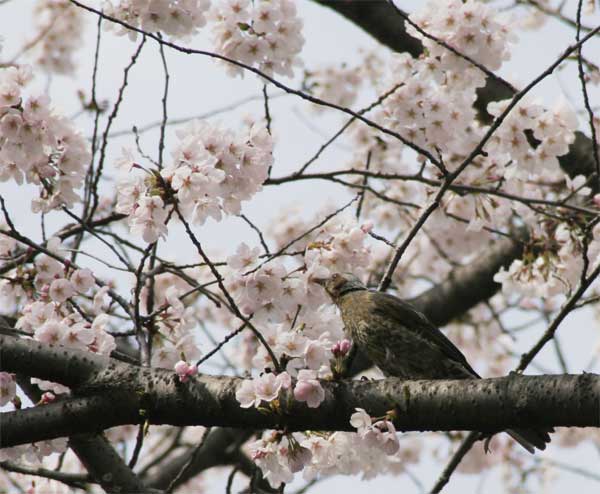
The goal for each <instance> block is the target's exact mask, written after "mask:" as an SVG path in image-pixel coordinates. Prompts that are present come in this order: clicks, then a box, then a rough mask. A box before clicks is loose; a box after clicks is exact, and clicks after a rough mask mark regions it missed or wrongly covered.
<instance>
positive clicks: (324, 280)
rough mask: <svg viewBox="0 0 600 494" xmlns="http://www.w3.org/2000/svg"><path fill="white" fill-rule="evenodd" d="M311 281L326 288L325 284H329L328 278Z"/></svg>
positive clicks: (312, 279)
mask: <svg viewBox="0 0 600 494" xmlns="http://www.w3.org/2000/svg"><path fill="white" fill-rule="evenodd" d="M310 281H312V282H313V283H316V284H317V285H321V286H322V287H323V288H325V283H327V278H311V279H310Z"/></svg>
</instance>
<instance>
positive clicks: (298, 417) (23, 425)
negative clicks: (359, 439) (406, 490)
mask: <svg viewBox="0 0 600 494" xmlns="http://www.w3.org/2000/svg"><path fill="white" fill-rule="evenodd" d="M23 342H25V343H28V341H27V340H19V339H18V338H14V337H11V336H3V335H2V336H0V361H1V362H2V370H4V371H8V372H20V373H25V374H27V373H29V374H32V375H33V374H35V375H33V377H40V378H45V377H47V376H46V374H45V372H44V370H43V369H40V368H34V369H32V368H30V367H28V366H27V365H26V364H24V363H23V362H22V360H20V359H18V358H15V353H16V352H13V347H14V346H15V345H19V346H22V345H23ZM31 343H32V345H31V352H30V354H31V356H32V357H35V356H36V355H39V356H40V357H41V358H44V359H45V360H46V362H47V363H48V364H49V365H52V362H51V360H52V358H55V359H60V358H61V355H62V358H63V359H67V360H69V359H70V358H73V359H75V360H76V361H77V360H81V359H82V358H83V356H84V355H85V352H81V351H77V350H72V349H67V348H60V347H50V348H49V350H48V352H46V351H45V349H44V348H42V347H40V345H39V344H37V343H35V342H31ZM57 349H60V351H59V352H57V351H56V350H57ZM45 353H51V354H52V355H53V357H52V356H49V355H45ZM52 375H53V376H56V373H52ZM64 380H69V379H68V378H65V379H64ZM242 381H243V380H242V379H240V378H233V377H226V376H206V375H202V376H198V377H197V378H196V379H193V380H191V381H189V382H187V383H180V382H179V381H178V379H177V377H176V375H175V374H174V373H173V371H170V370H165V369H149V368H141V367H137V366H133V365H129V364H126V363H123V362H118V361H114V360H111V361H107V363H106V367H105V368H104V369H103V370H102V371H100V372H99V373H98V374H97V376H96V377H94V378H93V379H92V380H89V381H87V382H86V383H85V385H84V386H83V387H82V388H81V389H80V390H75V391H76V392H77V393H83V394H89V396H79V397H74V398H70V399H66V400H64V401H59V402H54V403H51V404H48V405H43V406H38V407H33V408H28V409H25V410H20V411H16V412H7V413H4V414H2V416H1V417H2V423H3V434H2V438H1V439H0V447H7V446H14V445H17V444H25V443H29V442H33V441H39V440H43V439H51V438H55V437H60V436H65V435H74V434H82V433H90V432H95V431H101V430H103V429H107V428H109V427H114V426H117V425H124V424H132V423H140V422H141V421H143V420H146V419H147V420H148V421H149V422H150V423H152V424H171V425H177V426H181V425H203V426H221V427H236V428H243V429H250V430H252V429H280V428H286V429H287V430H290V431H301V430H323V431H336V430H342V431H351V430H352V427H351V426H350V423H349V418H350V415H351V414H352V413H353V412H354V410H355V408H357V407H362V408H365V409H366V410H368V412H369V413H370V414H371V415H373V416H381V415H384V414H385V413H386V412H387V411H389V410H392V409H395V410H397V418H396V419H395V424H396V427H397V428H398V429H399V430H417V431H424V430H479V431H484V432H493V431H498V430H503V429H506V428H530V427H536V428H540V427H541V428H544V427H552V426H598V425H600V408H599V400H598V397H599V396H600V376H597V375H594V374H584V375H560V376H519V375H512V376H508V377H503V378H496V379H481V380H462V381H461V380H448V381H446V380H443V381H403V380H401V379H396V378H388V379H384V380H380V381H372V382H363V381H341V382H323V383H322V385H323V387H324V389H325V400H324V401H323V403H321V405H320V406H319V409H318V413H315V410H313V409H310V408H308V407H307V406H306V404H305V403H301V402H297V401H294V400H291V399H290V400H289V401H286V400H282V404H281V405H282V406H281V409H282V412H281V413H279V414H276V413H272V414H268V413H267V414H266V413H263V412H260V411H258V410H257V409H255V408H249V409H243V408H240V406H239V403H238V401H237V400H236V398H235V393H236V391H237V389H238V388H239V386H240V385H241V383H242ZM69 382H71V381H69Z"/></svg>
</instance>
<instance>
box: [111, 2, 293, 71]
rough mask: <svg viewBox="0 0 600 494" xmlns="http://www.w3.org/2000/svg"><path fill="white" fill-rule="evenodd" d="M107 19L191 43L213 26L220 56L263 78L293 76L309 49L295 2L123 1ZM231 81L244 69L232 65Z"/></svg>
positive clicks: (115, 27) (128, 31)
mask: <svg viewBox="0 0 600 494" xmlns="http://www.w3.org/2000/svg"><path fill="white" fill-rule="evenodd" d="M105 14H107V15H109V16H111V17H115V18H117V19H119V20H121V21H123V22H125V23H127V24H129V25H131V26H133V27H135V28H139V29H141V30H143V31H146V32H152V33H153V32H156V31H160V32H162V33H164V34H166V35H168V36H171V37H173V38H189V37H190V36H192V35H194V34H196V33H197V32H198V30H199V29H200V28H201V27H203V26H204V25H205V24H206V23H207V19H208V20H209V21H210V23H211V28H212V34H213V42H214V45H215V51H216V52H217V53H218V54H219V55H221V56H223V57H226V58H228V59H233V60H236V61H239V62H242V63H244V64H246V65H250V66H252V67H256V68H257V69H259V70H261V71H262V72H264V73H266V74H269V75H272V74H282V75H286V76H292V75H293V67H294V66H298V65H301V63H300V60H299V58H298V55H299V53H300V51H301V50H302V46H303V45H304V38H303V37H302V32H301V31H302V20H301V19H300V18H299V17H298V13H297V11H296V3H295V2H294V1H293V0H257V1H250V0H215V2H214V3H213V5H212V6H211V1H210V0H168V1H164V2H156V1H154V0H120V1H119V2H118V3H117V4H116V5H113V2H106V4H105ZM105 25H106V26H107V29H111V30H114V31H115V32H116V33H117V34H118V35H124V34H128V35H129V37H130V38H131V39H135V38H136V36H137V32H136V31H133V30H131V29H129V28H128V27H126V26H121V25H118V24H116V23H106V24H105ZM227 71H228V73H229V74H231V75H239V74H241V73H242V69H241V68H240V67H237V66H235V65H232V64H229V63H227Z"/></svg>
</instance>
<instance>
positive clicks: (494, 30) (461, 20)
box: [406, 0, 514, 70]
mask: <svg viewBox="0 0 600 494" xmlns="http://www.w3.org/2000/svg"><path fill="white" fill-rule="evenodd" d="M410 19H411V20H412V21H413V22H414V23H415V24H416V25H417V26H419V27H420V28H421V29H423V31H425V32H426V33H427V34H429V35H431V36H433V37H435V38H436V39H438V40H441V41H443V42H445V43H446V44H448V46H451V47H452V48H454V49H455V50H457V51H458V52H460V53H463V54H465V55H468V56H469V57H470V58H471V59H473V60H475V61H476V62H479V63H481V64H483V65H485V66H486V67H487V68H488V69H490V70H498V69H499V68H500V66H501V65H502V62H504V61H506V60H508V58H509V50H508V42H509V41H514V38H513V37H512V35H511V33H512V30H511V28H510V26H509V24H508V19H502V18H501V17H500V16H499V15H498V14H497V13H496V12H495V11H494V9H493V8H492V7H489V6H488V5H486V4H485V3H482V2H479V1H477V0H467V1H466V2H463V1H462V0H445V1H444V2H433V1H429V2H427V4H426V5H425V7H424V8H422V9H419V10H417V11H416V12H415V13H414V14H412V15H411V16H410ZM406 30H407V32H408V33H409V34H410V35H411V36H413V37H415V38H417V39H419V40H420V41H421V42H422V43H423V46H424V48H425V49H426V50H427V51H428V52H429V55H430V58H432V59H435V58H438V59H439V60H440V62H441V67H440V68H441V69H446V68H452V70H457V69H459V68H460V66H462V67H464V68H466V69H471V68H472V67H470V63H469V62H467V61H465V60H462V59H460V58H459V57H458V55H455V54H454V53H452V52H451V51H449V50H448V49H446V48H444V47H443V46H441V45H440V44H439V43H437V42H436V41H434V40H432V39H430V38H427V37H425V36H423V35H422V34H421V33H420V32H419V31H418V30H417V29H415V28H414V27H413V26H411V25H409V24H408V23H407V26H406Z"/></svg>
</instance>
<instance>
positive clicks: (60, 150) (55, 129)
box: [0, 66, 90, 213]
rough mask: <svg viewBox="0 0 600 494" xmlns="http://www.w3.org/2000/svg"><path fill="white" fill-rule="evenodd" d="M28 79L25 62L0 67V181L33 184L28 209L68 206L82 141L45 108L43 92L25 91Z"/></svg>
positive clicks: (85, 156) (84, 152)
mask: <svg viewBox="0 0 600 494" xmlns="http://www.w3.org/2000/svg"><path fill="white" fill-rule="evenodd" d="M31 79H32V72H31V69H30V68H28V67H25V66H20V67H8V68H0V181H3V182H6V181H8V180H10V179H12V180H14V181H15V182H16V183H18V184H19V185H20V184H22V183H23V181H24V180H25V181H27V182H28V183H32V184H35V185H38V186H39V188H40V195H39V197H38V198H35V199H33V200H32V203H31V208H32V210H33V212H34V213H37V212H44V213H46V212H48V211H50V210H52V209H56V208H60V207H63V206H66V207H72V206H73V205H74V204H75V203H76V202H77V201H79V197H78V196H77V193H76V191H77V189H79V188H80V187H81V185H82V184H83V180H84V177H85V166H86V165H87V164H88V162H89V160H90V152H89V150H88V144H87V142H86V141H85V139H84V138H83V136H81V135H80V134H79V133H78V132H76V131H75V129H74V128H73V127H72V125H71V123H70V122H69V121H68V120H67V119H66V118H64V117H61V116H58V115H57V114H55V113H54V112H53V111H52V110H51V108H50V101H49V99H48V97H47V96H44V95H40V96H28V97H26V96H25V94H23V93H24V89H25V87H26V86H27V84H28V83H29V82H30V81H31Z"/></svg>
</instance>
